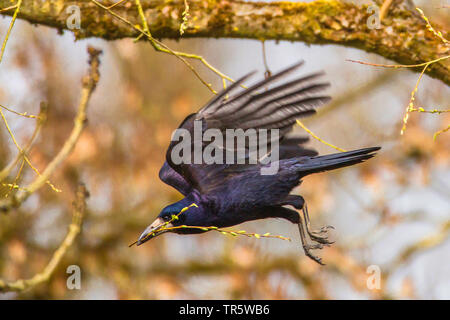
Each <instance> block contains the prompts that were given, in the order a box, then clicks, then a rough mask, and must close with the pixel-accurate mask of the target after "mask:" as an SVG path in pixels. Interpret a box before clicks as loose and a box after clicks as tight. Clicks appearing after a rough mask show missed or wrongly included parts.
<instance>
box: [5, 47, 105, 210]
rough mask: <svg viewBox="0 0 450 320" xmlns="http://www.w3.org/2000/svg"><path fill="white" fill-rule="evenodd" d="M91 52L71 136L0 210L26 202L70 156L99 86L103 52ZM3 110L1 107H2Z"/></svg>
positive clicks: (93, 50) (91, 50)
mask: <svg viewBox="0 0 450 320" xmlns="http://www.w3.org/2000/svg"><path fill="white" fill-rule="evenodd" d="M88 53H89V71H88V73H87V74H86V75H85V76H84V78H83V81H82V82H83V86H82V90H81V99H80V104H79V105H78V113H77V116H76V118H75V124H74V127H73V129H72V132H71V134H70V136H69V138H68V139H67V140H66V142H65V143H64V145H63V147H62V148H61V150H60V151H59V152H58V154H57V155H56V156H55V158H53V160H52V161H51V162H50V163H49V164H48V165H47V167H46V168H45V170H44V171H43V172H42V174H41V175H39V176H38V177H37V178H36V179H35V180H34V181H32V182H31V183H30V184H29V185H28V186H26V187H25V188H24V189H25V190H20V192H18V193H17V194H16V195H14V197H11V198H8V199H5V200H0V211H5V212H7V211H9V210H10V209H11V208H16V207H18V206H19V205H20V204H21V203H22V202H24V201H25V200H26V199H27V198H28V197H29V196H30V195H31V194H32V193H34V192H36V191H37V190H38V189H40V188H41V187H42V186H43V185H44V184H45V183H46V182H47V181H48V179H49V178H50V176H51V175H52V174H53V172H54V171H55V170H56V168H57V167H58V166H59V165H60V164H61V163H62V162H63V161H64V160H65V159H66V158H67V157H68V156H69V154H70V153H71V152H72V150H73V149H74V147H75V144H76V143H77V141H78V139H79V138H80V135H81V133H82V131H83V129H84V127H85V125H86V121H87V117H86V110H87V106H88V102H89V99H90V97H91V95H92V92H93V91H94V90H95V88H96V86H97V82H98V81H99V78H100V73H99V66H100V59H99V56H100V54H101V53H102V51H101V50H97V49H94V48H92V47H88ZM0 112H1V109H0ZM25 159H26V158H25Z"/></svg>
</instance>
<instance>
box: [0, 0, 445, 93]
mask: <svg viewBox="0 0 450 320" xmlns="http://www.w3.org/2000/svg"><path fill="white" fill-rule="evenodd" d="M141 2H142V7H143V9H144V14H145V17H146V18H147V21H148V27H149V29H150V30H151V32H152V35H153V36H154V37H155V38H171V39H179V38H180V31H179V30H180V24H181V23H182V12H183V11H184V1H183V0H172V1H157V0H151V1H150V0H142V1H141ZM102 3H103V4H105V5H112V4H114V1H102ZM74 4H75V5H78V6H79V7H80V9H81V29H80V30H73V32H74V34H75V36H76V38H77V39H82V38H86V37H100V38H103V39H108V40H113V39H119V38H126V37H137V36H139V32H138V31H137V30H135V29H133V28H131V27H130V26H127V25H126V24H124V23H123V22H122V21H120V20H118V19H116V18H114V17H113V16H111V15H110V14H108V13H107V12H106V11H105V10H103V9H102V8H99V7H98V6H96V5H95V4H93V3H92V2H91V1H90V0H78V1H71V2H68V1H63V0H47V1H38V0H29V1H26V2H25V3H23V4H22V8H21V10H20V13H19V18H21V19H25V20H27V21H29V22H32V23H37V24H42V25H47V26H51V27H54V28H58V29H59V30H66V29H67V19H68V17H69V14H70V12H69V13H67V12H66V9H67V7H68V6H69V5H74ZM8 6H11V1H10V0H0V8H6V7H8ZM189 7H190V10H189V13H190V18H189V20H188V22H187V24H186V27H187V28H186V29H185V30H184V34H183V38H191V37H207V38H245V39H257V40H269V39H274V40H289V41H303V42H305V43H308V44H338V45H344V46H348V47H354V48H358V49H362V50H365V51H367V52H373V53H376V54H378V55H380V56H383V57H385V58H388V59H391V60H394V61H396V62H398V63H400V64H418V63H423V62H427V61H431V60H434V59H436V58H439V57H442V56H444V55H448V54H449V52H450V48H449V46H448V45H446V44H444V43H442V42H441V41H440V40H439V39H438V38H436V37H435V36H434V35H433V34H432V33H431V32H429V31H427V30H426V25H425V22H424V21H423V20H422V19H421V18H420V16H419V15H417V14H416V13H414V12H412V11H409V9H407V7H406V6H395V7H391V8H390V10H389V15H388V16H386V17H385V18H384V19H383V21H382V26H381V28H380V29H370V28H369V27H368V24H367V21H368V19H369V17H370V16H371V15H372V14H373V12H372V13H370V12H368V11H367V6H361V5H355V4H352V3H345V2H343V1H339V0H326V1H325V0H316V1H314V2H311V3H291V2H272V3H266V2H264V3H262V2H244V1H229V0H228V1H227V0H212V1H202V0H190V1H189ZM113 10H114V12H116V13H117V14H119V15H120V16H122V17H124V18H125V19H127V20H129V21H130V22H132V23H133V24H136V25H139V24H140V19H139V15H138V10H137V7H136V6H135V4H134V1H125V2H123V3H121V4H119V5H117V6H115V7H114V8H113ZM1 14H5V15H12V14H13V11H12V10H9V11H6V12H2V13H1ZM436 29H438V30H441V31H442V33H443V35H444V37H447V36H448V34H449V32H448V31H447V30H444V29H443V28H442V27H440V26H436ZM447 38H448V37H447ZM449 68H450V63H449V61H448V60H444V61H440V62H439V63H435V64H433V65H430V67H429V68H428V70H427V74H428V75H430V76H432V77H434V78H438V79H440V80H442V81H443V82H444V83H446V84H447V85H450V71H449ZM417 71H420V69H418V70H417Z"/></svg>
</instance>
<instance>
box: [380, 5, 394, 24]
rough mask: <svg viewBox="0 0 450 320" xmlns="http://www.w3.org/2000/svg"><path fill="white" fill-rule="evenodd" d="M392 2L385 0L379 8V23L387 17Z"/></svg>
mask: <svg viewBox="0 0 450 320" xmlns="http://www.w3.org/2000/svg"><path fill="white" fill-rule="evenodd" d="M392 1H393V0H385V1H384V2H383V5H382V6H381V8H380V22H381V21H383V19H384V17H386V16H387V13H388V11H389V7H390V6H391V4H392Z"/></svg>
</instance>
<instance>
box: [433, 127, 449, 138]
mask: <svg viewBox="0 0 450 320" xmlns="http://www.w3.org/2000/svg"><path fill="white" fill-rule="evenodd" d="M448 130H450V124H449V125H448V127H447V128H444V129H442V130H439V131H438V132H435V134H434V135H433V140H436V139H437V137H438V136H439V135H440V134H442V133H444V132H447V131H448Z"/></svg>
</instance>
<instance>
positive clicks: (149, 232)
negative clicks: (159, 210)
mask: <svg viewBox="0 0 450 320" xmlns="http://www.w3.org/2000/svg"><path fill="white" fill-rule="evenodd" d="M163 226H164V228H163ZM170 227H172V224H171V223H169V224H166V222H164V220H163V219H161V218H157V219H156V220H155V221H153V223H152V224H151V225H149V226H148V227H147V228H146V229H145V231H144V232H142V234H141V236H140V237H139V239H138V241H137V242H136V244H137V245H138V246H140V245H141V244H143V243H145V242H147V241H148V240H150V239H153V238H154V237H156V236H159V235H160V234H163V233H165V232H167V231H169V230H166V228H170ZM160 229H161V230H160Z"/></svg>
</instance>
